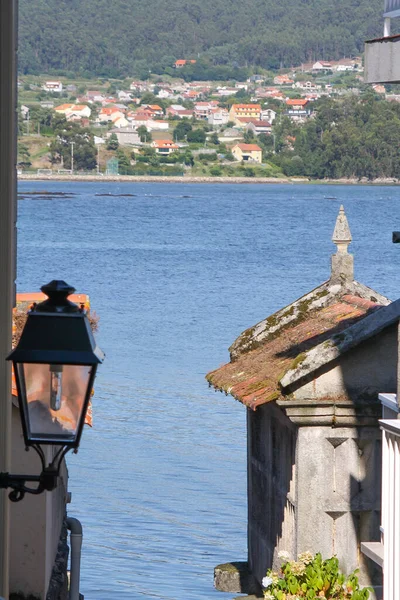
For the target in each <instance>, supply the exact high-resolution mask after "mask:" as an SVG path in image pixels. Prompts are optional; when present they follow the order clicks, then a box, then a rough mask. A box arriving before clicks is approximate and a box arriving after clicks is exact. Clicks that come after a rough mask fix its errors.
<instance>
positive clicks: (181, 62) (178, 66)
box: [174, 58, 197, 69]
mask: <svg viewBox="0 0 400 600" xmlns="http://www.w3.org/2000/svg"><path fill="white" fill-rule="evenodd" d="M196 62H197V61H196V60H186V59H182V58H179V59H178V60H176V61H175V63H174V67H175V69H182V68H183V67H186V65H194V64H196Z"/></svg>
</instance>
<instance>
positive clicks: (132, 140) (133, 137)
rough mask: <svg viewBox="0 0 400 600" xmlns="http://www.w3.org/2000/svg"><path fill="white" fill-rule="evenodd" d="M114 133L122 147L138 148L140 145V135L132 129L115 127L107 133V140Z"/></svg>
mask: <svg viewBox="0 0 400 600" xmlns="http://www.w3.org/2000/svg"><path fill="white" fill-rule="evenodd" d="M113 133H115V135H116V136H117V139H118V143H119V144H120V145H121V146H131V145H133V146H137V145H139V144H140V138H139V135H138V133H137V132H136V130H135V129H133V128H132V127H113V129H110V131H109V132H108V133H107V138H109V137H110V136H111V135H112V134H113Z"/></svg>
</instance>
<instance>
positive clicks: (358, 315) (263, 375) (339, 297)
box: [206, 282, 390, 410]
mask: <svg viewBox="0 0 400 600" xmlns="http://www.w3.org/2000/svg"><path fill="white" fill-rule="evenodd" d="M389 303H390V301H389V300H388V299H387V298H385V297H384V296H381V295H380V294H377V293H376V292H374V291H373V290H371V289H370V288H367V287H366V286H363V285H362V284H359V283H357V282H353V283H352V284H351V286H347V287H342V286H340V285H336V286H332V285H331V284H330V282H326V283H325V284H323V285H321V286H320V287H318V288H316V289H315V290H313V291H312V292H310V293H309V294H306V295H305V296H303V297H302V298H300V299H299V300H296V302H294V303H293V304H291V305H289V306H288V307H286V308H284V309H282V310H280V311H278V312H277V313H275V314H274V315H272V316H271V317H268V318H267V319H265V320H264V321H262V322H261V323H259V324H258V325H256V326H254V327H252V328H250V329H248V330H246V331H245V332H243V333H242V334H241V335H240V336H239V338H238V339H237V340H236V341H235V342H234V344H233V345H232V346H231V348H230V351H231V362H230V363H228V364H226V365H223V366H221V367H220V368H218V369H216V370H215V371H211V372H210V373H208V375H207V376H206V378H207V380H208V382H209V384H210V385H212V386H214V387H215V388H216V389H217V390H220V391H224V392H226V393H227V394H231V395H232V396H233V397H234V398H236V399H237V400H239V401H240V402H242V403H243V404H245V405H246V406H248V407H249V408H251V409H253V410H256V408H257V407H258V406H260V405H261V404H265V403H267V402H270V401H272V400H277V399H278V398H280V397H284V396H285V391H284V389H283V387H282V385H281V384H280V381H281V380H282V378H284V376H285V374H286V373H288V372H290V373H294V372H296V371H297V370H299V368H300V367H301V364H302V362H303V361H305V362H307V358H308V356H309V354H308V353H309V352H310V351H312V350H313V349H314V348H316V347H317V346H319V345H320V344H324V343H325V344H326V345H328V346H330V345H331V344H333V343H335V344H340V340H341V338H342V337H345V336H344V335H343V332H344V331H345V330H347V329H349V328H350V327H352V326H354V325H355V324H357V323H358V322H359V321H361V320H363V319H365V318H366V317H367V316H368V315H372V314H373V313H376V311H378V310H379V311H380V310H381V309H382V307H383V306H385V305H387V304H389ZM328 340H330V342H329V343H328ZM353 345H354V344H353ZM347 349H348V348H346V350H347Z"/></svg>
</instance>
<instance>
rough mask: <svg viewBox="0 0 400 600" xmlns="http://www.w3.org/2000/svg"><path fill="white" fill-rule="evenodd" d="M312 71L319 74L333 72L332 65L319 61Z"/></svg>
mask: <svg viewBox="0 0 400 600" xmlns="http://www.w3.org/2000/svg"><path fill="white" fill-rule="evenodd" d="M312 70H313V71H316V72H317V73H318V72H328V71H332V63H330V62H328V61H326V60H318V61H317V62H315V63H314V64H313V66H312Z"/></svg>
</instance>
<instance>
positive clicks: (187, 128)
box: [174, 119, 193, 140]
mask: <svg viewBox="0 0 400 600" xmlns="http://www.w3.org/2000/svg"><path fill="white" fill-rule="evenodd" d="M192 129H193V128H192V126H191V124H190V123H189V121H188V120H187V119H182V121H180V122H179V123H178V125H177V126H176V127H175V129H174V140H184V139H185V137H186V136H187V135H188V134H189V133H190V132H191V131H192Z"/></svg>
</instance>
